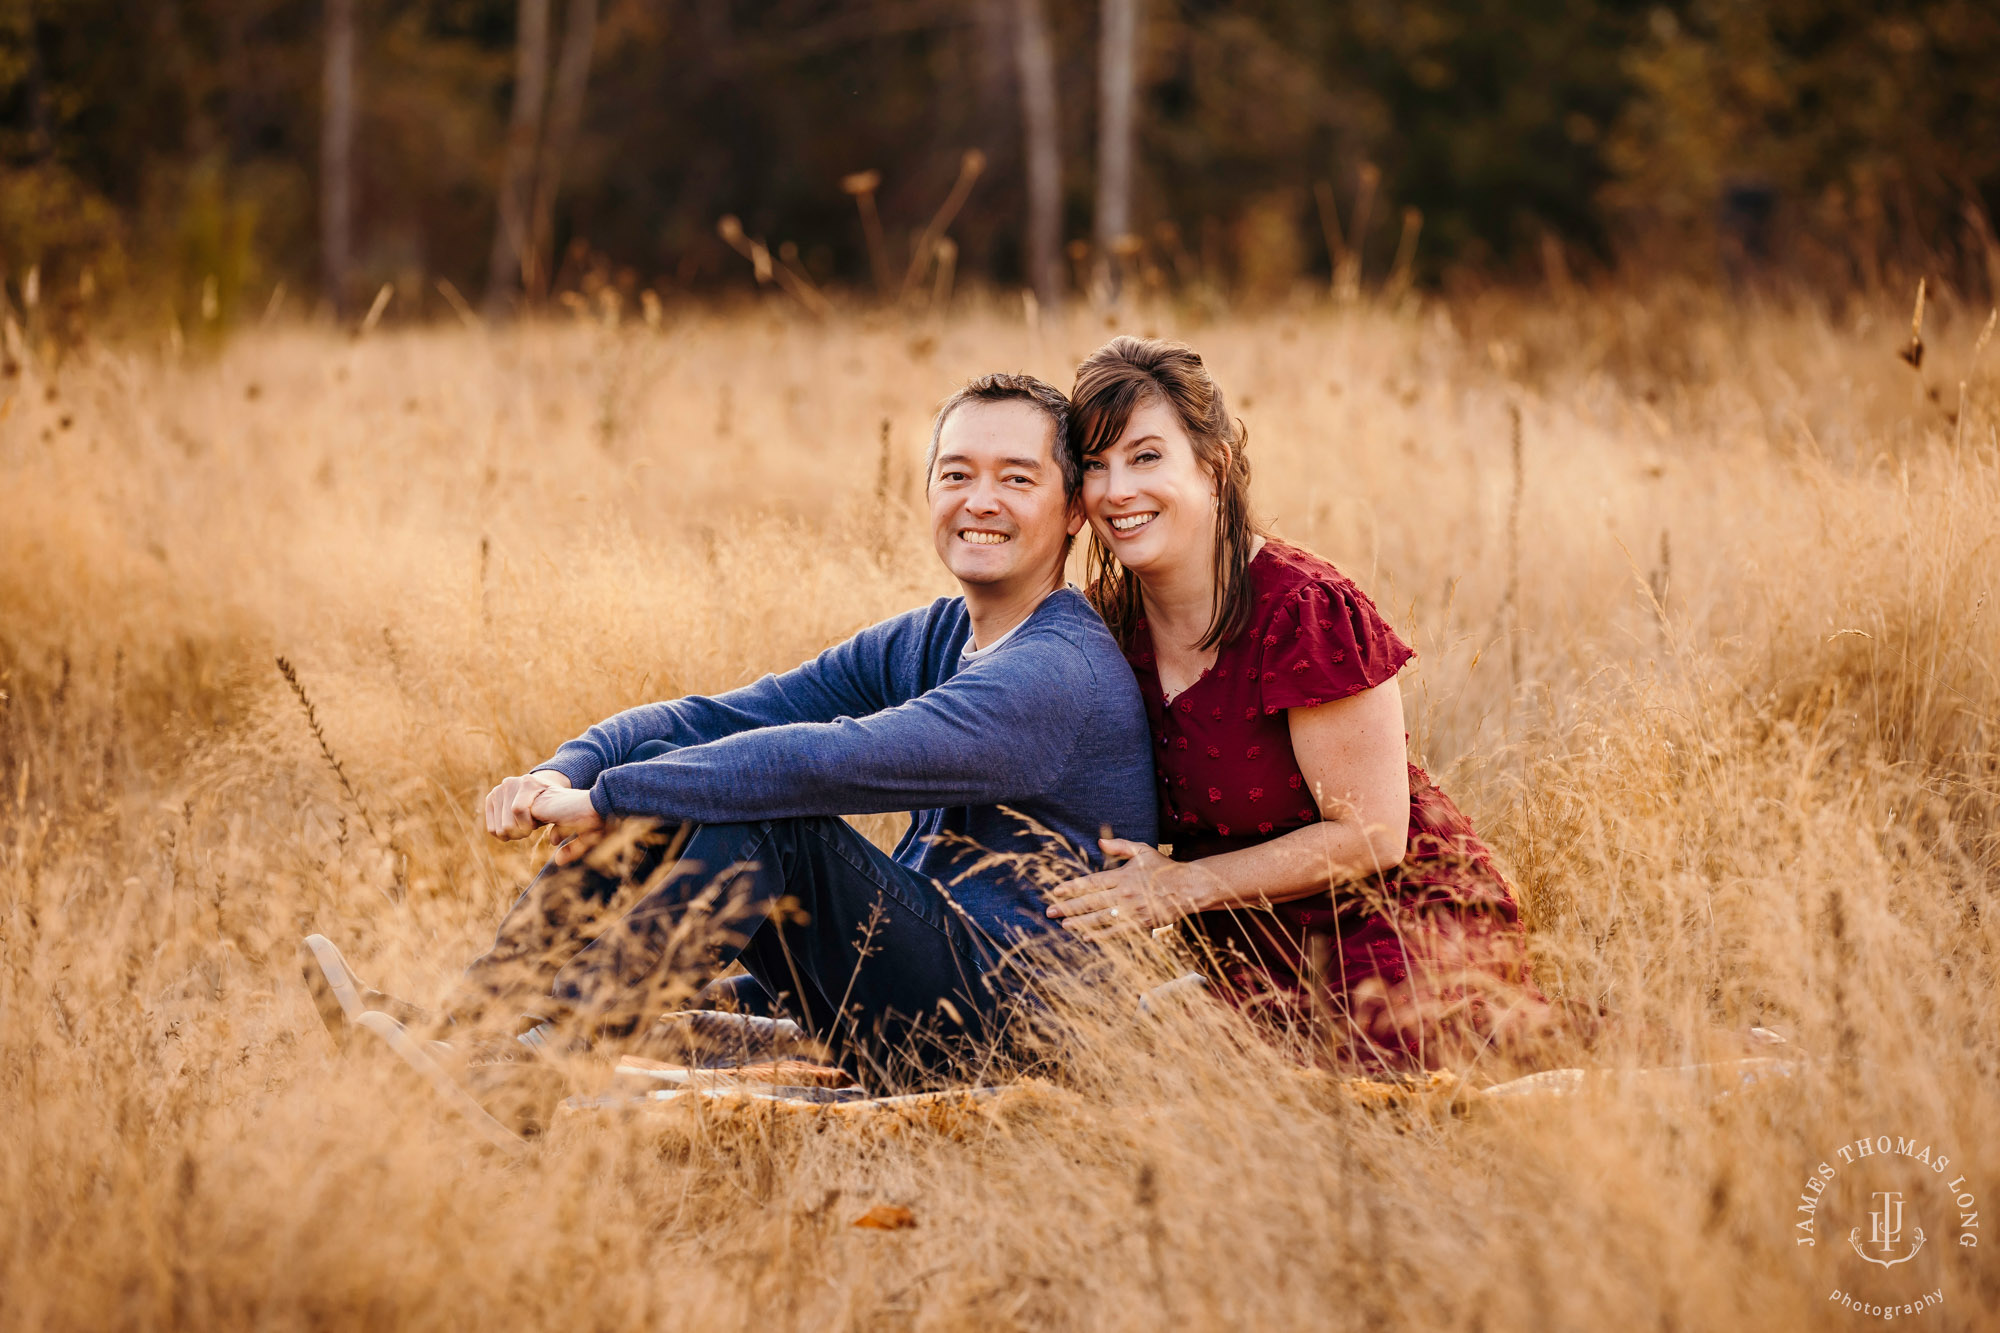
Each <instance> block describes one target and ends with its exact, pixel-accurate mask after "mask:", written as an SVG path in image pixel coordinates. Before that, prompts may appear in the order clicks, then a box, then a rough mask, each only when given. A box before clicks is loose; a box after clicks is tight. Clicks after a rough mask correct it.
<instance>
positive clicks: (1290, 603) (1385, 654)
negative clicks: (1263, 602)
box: [1258, 578, 1416, 713]
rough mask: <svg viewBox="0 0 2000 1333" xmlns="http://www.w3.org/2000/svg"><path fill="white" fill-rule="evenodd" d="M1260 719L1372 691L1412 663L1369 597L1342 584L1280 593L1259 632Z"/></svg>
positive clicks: (1313, 584) (1325, 582) (1321, 583)
mask: <svg viewBox="0 0 2000 1333" xmlns="http://www.w3.org/2000/svg"><path fill="white" fill-rule="evenodd" d="M1263 648H1264V657H1263V661H1264V666H1263V670H1262V671H1261V672H1259V673H1258V674H1259V678H1260V684H1261V685H1262V687H1263V695H1264V711H1265V712H1266V713H1275V712H1277V711H1278V710H1279V709H1281V708H1317V707H1319V706H1320V705H1321V704H1326V703H1332V702H1333V701H1334V700H1336V699H1345V698H1347V697H1349V696H1350V695H1356V694H1359V693H1361V692H1362V691H1363V690H1368V689H1373V688H1374V687H1375V686H1377V685H1380V684H1381V683H1382V682H1383V681H1385V680H1388V679H1389V678H1390V677H1391V676H1394V675H1395V674H1396V673H1397V672H1398V671H1401V670H1402V669H1403V664H1404V663H1405V662H1407V661H1409V660H1410V659H1411V658H1412V657H1414V656H1416V654H1415V652H1413V651H1412V650H1411V648H1410V645H1408V644H1407V643H1404V642H1403V641H1402V640H1401V639H1400V638H1398V637H1397V636H1396V631H1394V630H1392V629H1390V628H1389V625H1388V622H1387V621H1385V620H1383V619H1382V615H1381V613H1380V612H1378V611H1377V610H1376V609H1375V603H1373V602H1371V601H1369V600H1368V595H1367V594H1366V593H1364V592H1362V591H1361V589H1359V588H1357V587H1355V586H1354V585H1353V584H1352V583H1349V582H1348V581H1347V580H1346V579H1343V578H1331V579H1328V578H1316V579H1311V580H1308V581H1307V582H1304V583H1301V584H1299V585H1298V586H1297V587H1295V588H1293V589H1292V590H1291V591H1289V592H1287V593H1285V594H1284V595H1283V597H1282V599H1281V600H1280V601H1279V603H1278V607H1277V609H1276V610H1275V611H1274V612H1273V613H1272V614H1271V616H1270V617H1269V619H1268V621H1267V622H1266V625H1265V629H1264V643H1263Z"/></svg>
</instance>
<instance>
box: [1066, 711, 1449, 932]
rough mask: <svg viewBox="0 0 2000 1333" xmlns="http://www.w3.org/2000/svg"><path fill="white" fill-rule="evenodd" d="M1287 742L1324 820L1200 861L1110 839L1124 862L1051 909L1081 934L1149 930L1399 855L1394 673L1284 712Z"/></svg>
mask: <svg viewBox="0 0 2000 1333" xmlns="http://www.w3.org/2000/svg"><path fill="white" fill-rule="evenodd" d="M1287 719H1288V721H1289V723H1290V727H1291V734H1292V750H1293V752H1294V753H1295V754H1296V755H1297V756H1298V761H1299V771H1300V772H1301V773H1303V774H1305V778H1306V785H1307V786H1309V787H1310V788H1311V789H1312V793H1313V800H1314V802H1315V803H1316V804H1317V805H1318V807H1319V812H1320V822H1319V823H1317V824H1312V825H1308V826H1307V827H1305V828H1302V829H1295V830H1293V831H1292V832H1290V833H1287V834H1284V835H1282V836H1280V837H1276V838H1273V839H1271V840H1270V841H1269V842H1264V843H1259V844H1258V845H1257V846H1255V847H1245V848H1244V849H1242V850H1241V851H1235V852H1225V853H1224V854H1222V855H1220V856H1210V857H1205V858H1204V859H1202V860H1199V861H1170V860H1168V859H1167V858H1166V857H1164V856H1162V855H1161V854H1160V853H1159V851H1158V850H1157V849H1155V848H1152V847H1146V846H1144V845H1142V844H1139V843H1130V842H1123V841H1119V840H1116V839H1110V840H1106V841H1105V842H1104V844H1103V846H1104V853H1105V855H1106V856H1107V857H1121V856H1122V857H1129V858H1131V859H1130V860H1127V861H1126V862H1125V863H1124V864H1122V865H1119V866H1116V867H1114V868H1112V869H1110V870H1105V871H1101V872H1099V873H1098V874H1095V875H1086V876H1084V877H1082V878H1081V879H1074V880H1071V881H1070V882H1068V883H1067V884H1063V885H1061V886H1059V887H1057V888H1055V889H1053V890H1051V891H1050V893H1049V900H1050V906H1049V915H1050V916H1052V917H1056V918H1059V919H1060V920H1061V921H1062V923H1063V925H1064V927H1065V928H1067V929H1069V930H1072V931H1076V932H1077V933H1079V934H1086V935H1088V934H1098V933H1103V932H1106V931H1118V930H1126V929H1153V928H1155V927H1158V926H1163V925H1166V924H1168V923H1169V922H1172V921H1174V920H1177V919H1178V918H1180V917H1183V916H1186V915H1188V914H1189V913H1191V912H1212V911H1216V910H1219V909H1222V908H1229V907H1268V906H1270V905H1271V904H1272V903H1280V902H1284V901H1286V900H1287V899H1291V898H1303V897H1306V896H1307V895H1309V894H1313V893H1318V892H1320V891H1321V890H1322V889H1325V888H1327V887H1328V886H1329V885H1334V884H1344V883H1346V882H1347V881H1349V880H1354V879H1361V878H1364V877H1365V876H1368V875H1372V874H1374V873H1376V872H1377V871H1379V870H1386V869H1388V868H1389V867H1391V866H1394V865H1396V864H1398V863H1399V862H1401V861H1402V859H1403V853H1404V851H1405V850H1406V849H1407V845H1408V841H1409V833H1410V777H1409V767H1408V765H1409V759H1408V754H1407V749H1406V744H1405V741H1404V736H1403V701H1402V695H1401V692H1400V691H1399V690H1398V689H1397V687H1396V682H1395V680H1394V678H1391V679H1389V680H1386V681H1384V682H1383V683H1382V684H1380V685H1377V686H1376V687H1375V688H1374V689H1372V690H1364V691H1362V692H1361V693H1360V694H1357V695H1354V696H1352V697H1350V698H1346V699H1339V700H1336V701H1335V702H1333V703H1330V704H1321V705H1320V706H1319V707H1317V708H1293V709H1290V710H1288V711H1287Z"/></svg>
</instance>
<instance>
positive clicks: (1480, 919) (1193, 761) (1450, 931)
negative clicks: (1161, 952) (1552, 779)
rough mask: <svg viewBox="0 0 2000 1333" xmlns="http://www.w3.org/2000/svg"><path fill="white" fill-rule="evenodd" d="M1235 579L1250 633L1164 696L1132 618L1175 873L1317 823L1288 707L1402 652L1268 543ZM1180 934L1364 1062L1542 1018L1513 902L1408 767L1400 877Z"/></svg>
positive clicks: (1369, 615)
mask: <svg viewBox="0 0 2000 1333" xmlns="http://www.w3.org/2000/svg"><path fill="white" fill-rule="evenodd" d="M1249 578H1250V583H1251V588H1252V594H1253V596H1254V597H1255V599H1256V601H1255V610H1254V611H1253V612H1252V614H1251V619H1250V622H1249V625H1248V627H1247V628H1246V629H1245V630H1244V631H1243V632H1242V633H1241V634H1239V635H1238V636H1237V637H1236V638H1234V639H1231V640H1230V641H1229V642H1227V643H1225V644H1223V645H1222V648H1221V651H1220V652H1219V653H1218V654H1217V655H1216V660H1215V665H1214V666H1212V667H1210V668H1209V669H1208V670H1207V671H1205V672H1203V673H1202V674H1201V676H1200V677H1199V678H1197V679H1196V680H1195V681H1194V683H1193V684H1191V685H1189V686H1188V687H1187V688H1186V689H1184V690H1182V691H1181V692H1180V693H1179V694H1178V695H1175V696H1174V697H1173V698H1172V699H1168V698H1167V697H1166V695H1165V693H1164V692H1163V690H1162V689H1161V686H1160V676H1159V671H1158V668H1157V666H1156V664H1155V661H1154V656H1153V640H1152V634H1151V631H1150V630H1149V629H1148V628H1147V625H1146V622H1145V620H1144V619H1141V620H1140V621H1139V622H1138V624H1137V626H1136V627H1135V633H1134V634H1133V638H1132V642H1131V643H1130V644H1129V645H1128V646H1127V648H1126V660H1128V661H1129V662H1130V663H1131V664H1132V670H1133V672H1134V674H1135V675H1137V676H1138V678H1139V689H1140V693H1141V694H1142V695H1143V696H1144V697H1145V700H1146V712H1147V715H1148V717H1149V719H1150V720H1151V722H1152V728H1153V738H1154V741H1155V743H1156V747H1157V748H1156V749H1155V751H1154V757H1155V767H1156V768H1157V770H1158V773H1159V780H1160V789H1159V790H1160V837H1161V839H1162V840H1163V841H1166V842H1170V843H1171V844H1172V847H1173V857H1174V859H1175V860H1177V861H1193V860H1198V859H1200V858H1202V857H1205V856H1214V855H1217V854H1218V853H1222V852H1230V851H1236V850H1238V849H1240V848H1243V847H1249V846H1253V845H1255V844H1257V843H1260V842H1263V841H1265V840H1267V839H1270V838H1276V837H1280V836H1282V835H1284V834H1286V833H1290V832H1292V831H1293V830H1294V829H1300V828H1304V827H1305V826H1306V825H1308V824H1312V823H1316V822H1317V821H1318V820H1319V818H1320V815H1319V810H1318V808H1317V806H1316V805H1315V804H1314V802H1313V798H1312V793H1311V792H1310V791H1309V790H1307V787H1306V780H1305V775H1304V774H1303V773H1301V772H1300V771H1299V765H1298V760H1297V759H1296V757H1294V755H1293V753H1292V739H1291V729H1290V726H1289V722H1288V719H1287V716H1286V711H1285V710H1287V709H1290V708H1312V707H1316V706H1318V705H1320V704H1324V703H1330V702H1332V701H1333V700H1335V699H1344V698H1346V697H1348V696H1349V695H1354V694H1359V693H1360V692H1361V691H1363V690H1366V689H1369V688H1372V687H1373V686H1376V685H1380V684H1381V683H1382V682H1383V681H1385V680H1388V679H1389V678H1390V677H1392V676H1394V675H1395V674H1396V673H1397V672H1398V671H1399V670H1401V669H1402V666H1403V664H1404V663H1405V662H1407V661H1409V660H1410V658H1411V656H1412V655H1413V654H1412V652H1411V650H1410V647H1409V646H1408V645H1407V644H1405V643H1404V642H1403V641H1402V640H1401V639H1399V638H1397V637H1396V634H1395V631H1393V630H1391V629H1390V628H1389V626H1388V625H1387V624H1385V623H1384V622H1383V620H1382V617H1381V616H1380V615H1379V614H1378V613H1377V612H1376V610H1375V604H1374V603H1373V602H1371V601H1369V600H1368V597H1367V595H1366V594H1364V593H1363V592H1362V591H1361V590H1360V589H1359V588H1357V587H1355V586H1354V584H1353V583H1351V582H1349V581H1348V579H1347V578H1346V577H1345V576H1344V575H1342V574H1341V572H1340V571H1339V570H1337V569H1335V568H1334V567H1333V566H1332V565H1330V564H1328V563H1327V562H1326V561H1324V560H1322V559H1320V558H1319V557H1318V556H1315V555H1313V554H1311V553H1310V552H1308V551H1303V550H1300V549H1299V548H1297V547H1295V546H1289V545H1286V544H1284V543H1281V542H1277V541H1267V542H1266V543H1265V544H1264V547H1263V549H1262V550H1261V551H1259V552H1258V553H1257V555H1256V556H1255V557H1254V558H1253V559H1252V560H1251V562H1250V567H1249ZM1187 927H1188V928H1189V929H1190V930H1191V931H1192V933H1193V942H1194V944H1195V946H1196V948H1197V949H1198V950H1200V951H1201V952H1202V953H1203V954H1204V955H1205V956H1206V960H1207V966H1206V971H1207V972H1208V974H1209V976H1210V978H1211V979H1212V980H1217V981H1219V982H1220V984H1221V989H1222V990H1223V992H1224V993H1225V994H1226V995H1227V996H1228V997H1229V998H1231V999H1232V1000H1234V1001H1236V1002H1237V1003H1239V1004H1242V1005H1244V1006H1246V1007H1249V1008H1251V1009H1253V1010H1255V1011H1256V1012H1259V1013H1260V1014H1262V1015H1263V1016H1265V1017H1267V1018H1270V1019H1273V1020H1275V1021H1277V1022H1279V1023H1281V1024H1283V1025H1285V1026H1287V1027H1291V1028H1293V1029H1295V1030H1300V1031H1311V1032H1314V1033H1317V1034H1318V1040H1320V1041H1323V1042H1327V1043H1330V1044H1331V1045H1332V1046H1333V1047H1334V1048H1335V1050H1336V1051H1337V1052H1339V1053H1340V1054H1341V1055H1343V1056H1344V1057H1345V1058H1347V1059H1350V1060H1353V1061H1355V1062H1358V1063H1362V1064H1372V1065H1382V1066H1388V1067H1391V1068H1415V1067H1425V1066H1429V1067H1436V1066H1438V1065H1441V1064H1443V1063H1447V1062H1450V1061H1454V1060H1457V1059H1462V1058H1464V1057H1465V1056H1466V1055H1468V1054H1470V1053H1471V1052H1472V1051H1473V1050H1475V1049H1476V1048H1477V1047H1478V1046H1479V1045H1482V1044H1483V1043H1485V1042H1486V1041H1487V1040H1489V1039H1490V1037H1491V1035H1492V1031H1493V1028H1494V1026H1495V1020H1496V1018H1498V1017H1499V1016H1501V1015H1503V1014H1504V1013H1506V1012H1507V1010H1508V1009H1509V1008H1510V1006H1512V1005H1513V1004H1515V1003H1517V1002H1533V1003H1539V997H1538V996H1535V995H1534V992H1533V989H1532V987H1531V986H1530V985H1529V984H1528V982H1527V977H1526V965H1525V958H1524V951H1523V943H1524V941H1523V932H1522V930H1521V926H1520V917H1519V911H1518V909H1517V907H1516V904H1515V901H1514V894H1513V891H1512V890H1511V889H1509V888H1508V886H1507V882H1506V880H1505V879H1503V878H1502V877H1501V875H1500V872H1499V870H1498V869H1497V868H1496V867H1495V866H1494V864H1493V857H1492V854H1491V853H1490V852H1489V851H1488V850H1487V849H1486V847H1485V845H1484V844H1483V843H1481V842H1480V841H1479V838H1478V835H1476V834H1475V833H1474V832H1473V830H1472V825H1471V823H1470V821H1468V820H1467V819H1466V817H1465V816H1464V815H1463V814H1461V813H1460V812H1459V809H1458V807H1457V806H1455V805H1453V804H1452V802H1451V799H1450V798H1449V797H1447V796H1446V795H1445V794H1444V793H1443V792H1442V791H1440V790H1438V788H1437V786H1436V785H1435V784H1434V783H1432V782H1431V780H1430V778H1429V777H1428V776H1427V775H1425V773H1424V772H1423V770H1422V769H1420V768H1418V767H1417V766H1416V765H1414V764H1412V765H1410V832H1409V850H1408V853H1407V854H1406V855H1405V856H1404V858H1403V861H1402V863H1401V864H1400V865H1397V866H1395V867H1393V868H1392V869H1390V870H1387V871H1384V872H1381V873H1378V874H1375V875H1372V876H1369V877H1368V878H1366V879H1360V880H1353V881H1350V882H1348V883H1345V884H1341V885H1339V886H1338V887H1337V888H1335V889H1333V890H1331V891H1321V892H1318V893H1314V894H1311V895H1309V896H1307V897H1303V898H1294V899H1292V900H1290V901H1288V902H1281V903H1276V904H1273V905H1272V906H1270V907H1269V908H1264V909H1260V908H1238V909H1230V910H1224V911H1216V912H1202V913H1198V914H1196V915H1194V916H1192V917H1190V918H1188V920H1187Z"/></svg>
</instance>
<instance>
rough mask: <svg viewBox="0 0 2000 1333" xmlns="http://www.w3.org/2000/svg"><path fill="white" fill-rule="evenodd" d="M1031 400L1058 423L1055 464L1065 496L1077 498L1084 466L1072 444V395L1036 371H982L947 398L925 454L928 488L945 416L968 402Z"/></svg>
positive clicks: (1053, 447) (939, 411)
mask: <svg viewBox="0 0 2000 1333" xmlns="http://www.w3.org/2000/svg"><path fill="white" fill-rule="evenodd" d="M1010 402H1018V403H1027V404H1028V405H1029V406H1031V407H1034V408H1037V409H1039V410H1040V411H1041V413H1042V415H1043V416H1045V417H1047V418H1048V419H1049V423H1050V424H1051V425H1052V426H1054V427H1055V438H1054V440H1052V441H1051V442H1050V443H1051V448H1052V451H1053V453H1054V456H1055V464H1056V466H1057V467H1058V468H1060V469H1061V470H1062V481H1063V498H1064V499H1065V500H1074V499H1076V497H1077V494H1078V493H1079V492H1080V491H1082V489H1083V468H1082V466H1081V465H1080V464H1079V463H1078V462H1077V460H1076V457H1075V456H1074V454H1073V453H1072V452H1071V450H1070V447H1069V422H1070V415H1069V399H1068V398H1067V397H1066V396H1064V394H1063V391H1062V390H1061V389H1058V388H1057V387H1056V386H1055V385H1053V384H1048V383H1045V382H1044V381H1042V380H1038V379H1036V378H1035V377H1034V376H1033V375H1005V374H1002V375H981V376H980V377H979V378H978V379H976V380H972V381H969V382H968V383H967V384H966V386H965V387H964V388H962V389H960V390H959V391H958V392H957V393H955V394H953V395H952V396H951V397H949V398H947V399H945V400H944V403H943V404H942V405H941V406H940V407H939V408H938V412H937V419H936V420H934V421H933V422H931V447H930V449H929V450H928V451H927V452H926V453H925V454H924V489H925V490H927V491H928V490H929V489H930V488H931V471H932V469H934V468H935V467H936V466H937V456H938V440H939V439H940V438H941V437H942V436H943V435H944V423H945V419H946V418H947V417H949V416H950V415H951V414H952V413H953V412H954V411H956V410H957V409H958V408H960V407H962V406H964V405H965V404H966V403H1010Z"/></svg>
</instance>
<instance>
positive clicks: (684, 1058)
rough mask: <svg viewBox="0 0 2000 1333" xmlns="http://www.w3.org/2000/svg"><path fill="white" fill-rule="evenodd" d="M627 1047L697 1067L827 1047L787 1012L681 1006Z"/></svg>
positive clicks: (808, 1054)
mask: <svg viewBox="0 0 2000 1333" xmlns="http://www.w3.org/2000/svg"><path fill="white" fill-rule="evenodd" d="M624 1053H625V1054H627V1055H636V1056H640V1057H642V1058H645V1059H650V1060H659V1061H663V1062H666V1063H668V1064H675V1065H688V1066H692V1067H696V1068H719V1067H726V1066H730V1065H748V1064H754V1063H756V1062H758V1061H763V1060H779V1059H786V1058H791V1059H802V1060H810V1061H821V1060H824V1059H825V1058H826V1052H825V1051H824V1050H822V1049H821V1047H820V1045H819V1043H818V1042H815V1041H813V1040H812V1039H811V1038H810V1037H808V1036H807V1035H806V1033H805V1030H804V1029H803V1028H801V1027H800V1026H799V1025H798V1024H797V1023H794V1022H793V1021H792V1020H791V1019H789V1018H761V1017H758V1016H756V1015H754V1014H731V1013H723V1012H720V1011H718V1010H714V1009H682V1010H679V1011H678V1012H675V1013H671V1014H665V1015H662V1016H661V1018H660V1020H659V1021H658V1022H657V1023H655V1024H653V1026H652V1027H651V1028H649V1029H647V1030H646V1031H645V1032H643V1033H641V1034H637V1035H636V1039H635V1040H632V1041H629V1042H626V1043H625V1044H624Z"/></svg>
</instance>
